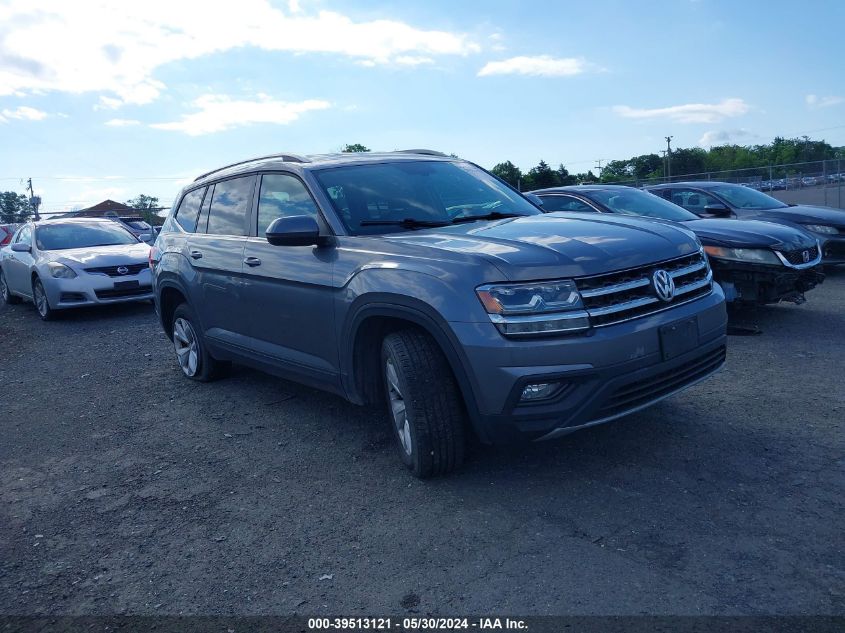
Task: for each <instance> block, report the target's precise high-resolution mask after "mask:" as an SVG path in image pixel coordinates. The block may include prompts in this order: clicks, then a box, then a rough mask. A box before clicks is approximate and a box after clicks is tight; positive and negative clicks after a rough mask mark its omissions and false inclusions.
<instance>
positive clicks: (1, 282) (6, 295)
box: [0, 268, 21, 306]
mask: <svg viewBox="0 0 845 633" xmlns="http://www.w3.org/2000/svg"><path fill="white" fill-rule="evenodd" d="M0 296H2V297H3V303H6V304H8V305H10V306H13V305H17V304H19V303H20V302H21V298H20V297H19V296H17V295H13V294H12V291H11V290H9V284H7V283H6V274H5V273H4V272H3V269H2V268H0Z"/></svg>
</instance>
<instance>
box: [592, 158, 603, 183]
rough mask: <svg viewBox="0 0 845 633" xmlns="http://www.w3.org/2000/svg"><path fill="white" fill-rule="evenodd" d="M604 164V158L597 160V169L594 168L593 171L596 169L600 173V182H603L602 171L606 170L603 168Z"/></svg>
mask: <svg viewBox="0 0 845 633" xmlns="http://www.w3.org/2000/svg"><path fill="white" fill-rule="evenodd" d="M603 162H604V159H603V158H597V159H596V166H595V167H593V169H595V170H596V171H598V172H599V180H601V170H602V169H604V167H602V166H601V164H602V163H603Z"/></svg>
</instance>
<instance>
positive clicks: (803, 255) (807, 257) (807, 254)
mask: <svg viewBox="0 0 845 633" xmlns="http://www.w3.org/2000/svg"><path fill="white" fill-rule="evenodd" d="M801 258H802V259H803V260H804V263H805V264H806V263H807V262H808V261H810V251H804V252H803V253H801Z"/></svg>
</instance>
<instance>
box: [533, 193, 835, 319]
mask: <svg viewBox="0 0 845 633" xmlns="http://www.w3.org/2000/svg"><path fill="white" fill-rule="evenodd" d="M532 194H533V195H535V196H536V197H537V198H539V200H540V201H541V204H542V208H543V210H544V211H546V212H552V211H576V212H578V211H580V212H589V213H617V214H623V215H637V216H643V217H650V218H657V219H660V220H668V221H672V222H679V223H681V224H682V226H684V227H686V228H688V229H690V230H691V231H692V232H693V233H695V235H696V237H698V239H699V240H701V243H702V244H703V245H704V250H705V252H706V253H707V255H708V256H709V258H710V264H711V266H712V268H713V277H714V279H715V280H716V281H718V282H719V284H720V285H721V286H722V289H723V290H724V291H725V298H726V300H727V301H729V302H734V303H744V304H770V303H778V302H780V301H791V302H793V303H803V302H804V301H805V298H804V293H805V292H807V291H808V290H812V289H813V288H814V287H815V286H817V285H818V284H820V283H822V281H823V280H824V275H823V274H822V272H821V260H822V255H821V247H820V245H819V242H818V240H817V239H816V238H815V237H813V236H812V235H811V234H809V233H808V232H806V231H802V230H801V229H798V228H793V227H789V226H784V225H782V224H775V223H772V222H762V221H758V220H744V221H742V222H736V221H734V220H724V219H715V218H714V219H701V218H699V217H698V216H697V215H695V214H694V213H691V212H689V211H686V210H685V209H682V208H681V207H679V206H678V205H676V204H673V203H671V202H668V201H667V200H664V199H663V198H660V197H658V196H655V195H653V194H651V193H648V192H646V191H642V190H639V189H634V188H632V187H625V186H622V185H578V186H572V187H556V188H552V189H541V190H538V191H534V192H532Z"/></svg>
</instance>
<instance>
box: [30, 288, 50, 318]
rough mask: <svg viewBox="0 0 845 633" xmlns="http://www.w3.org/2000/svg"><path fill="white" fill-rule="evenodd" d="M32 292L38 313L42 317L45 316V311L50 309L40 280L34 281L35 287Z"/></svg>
mask: <svg viewBox="0 0 845 633" xmlns="http://www.w3.org/2000/svg"><path fill="white" fill-rule="evenodd" d="M32 292H33V294H34V295H35V308H36V309H37V310H38V314H40V315H41V316H42V317H44V316H47V312H49V310H50V305H49V304H48V303H47V293H45V292H44V286H43V285H42V284H41V282H40V281H36V282H35V287H34V288H33V289H32Z"/></svg>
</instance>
